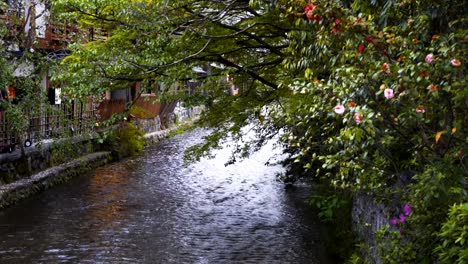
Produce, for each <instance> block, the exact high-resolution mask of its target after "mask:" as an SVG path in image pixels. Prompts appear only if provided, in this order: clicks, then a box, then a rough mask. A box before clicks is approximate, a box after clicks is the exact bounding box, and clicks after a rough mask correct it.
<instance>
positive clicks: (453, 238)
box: [435, 203, 468, 264]
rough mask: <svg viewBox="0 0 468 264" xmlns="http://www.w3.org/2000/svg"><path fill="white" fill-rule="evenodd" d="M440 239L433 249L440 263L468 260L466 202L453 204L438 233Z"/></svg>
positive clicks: (464, 261) (460, 262)
mask: <svg viewBox="0 0 468 264" xmlns="http://www.w3.org/2000/svg"><path fill="white" fill-rule="evenodd" d="M439 236H440V237H441V241H440V244H439V246H437V247H436V249H435V251H436V253H438V255H439V258H440V262H441V263H456V264H462V263H467V262H468V247H467V243H468V203H464V204H454V205H453V206H452V207H451V208H450V210H449V214H448V218H447V221H446V222H445V223H444V224H443V225H442V229H441V231H440V233H439Z"/></svg>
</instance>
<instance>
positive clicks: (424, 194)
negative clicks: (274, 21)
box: [275, 1, 468, 263]
mask: <svg viewBox="0 0 468 264" xmlns="http://www.w3.org/2000/svg"><path fill="white" fill-rule="evenodd" d="M302 8H303V13H302V16H300V17H299V18H296V19H295V23H296V24H297V25H301V26H304V28H305V29H304V31H295V32H292V33H291V34H290V38H291V45H290V52H291V54H294V56H290V57H289V58H288V59H287V60H285V61H284V66H285V67H286V69H289V70H291V71H303V72H304V76H303V77H300V78H297V79H296V80H295V81H294V82H293V83H292V84H289V87H291V89H292V90H293V95H292V96H291V97H290V98H287V99H285V101H286V102H287V103H286V104H283V105H282V107H283V108H284V107H287V110H286V111H284V110H282V109H281V108H277V109H278V111H277V112H276V113H275V114H276V122H278V123H281V122H284V123H285V126H286V127H289V128H290V129H289V130H288V131H289V133H287V135H286V136H285V141H287V143H288V146H291V147H294V148H295V149H296V152H293V153H294V157H295V162H297V163H299V164H302V165H303V166H304V168H305V169H306V170H308V171H309V172H310V174H308V175H309V176H310V177H312V178H315V179H316V180H317V181H319V182H328V183H329V184H330V185H332V186H335V187H336V188H345V189H349V190H351V191H352V192H355V193H357V192H366V193H370V194H372V195H373V196H374V197H376V199H377V200H379V201H381V202H384V203H388V204H395V203H394V201H398V203H400V204H405V206H404V207H403V206H402V208H394V211H395V212H396V214H395V216H394V217H391V216H390V217H389V219H388V220H389V222H388V223H389V227H388V228H386V229H385V230H382V231H381V232H382V234H380V235H382V236H381V240H380V241H381V244H380V245H381V246H380V249H381V256H380V257H381V259H382V260H383V261H384V262H385V263H432V262H434V261H436V260H437V259H438V258H439V257H438V254H439V255H441V256H446V255H447V252H444V250H448V249H449V248H448V247H440V246H439V247H438V245H440V243H441V240H440V235H439V233H440V230H441V226H442V224H443V222H444V221H445V220H444V219H446V218H447V213H448V210H449V208H450V207H451V206H452V205H453V204H456V203H461V202H466V201H467V198H468V194H467V188H466V187H467V175H468V170H467V169H468V168H467V162H466V157H465V153H466V150H467V139H468V138H467V132H466V127H467V124H468V122H467V121H468V119H467V109H468V108H467V106H468V97H467V95H468V94H467V91H468V90H467V88H466V82H465V74H464V73H465V71H466V67H465V63H466V62H465V61H464V59H465V58H466V52H465V51H466V50H467V49H466V48H467V47H466V41H467V34H466V32H467V30H466V18H465V11H466V7H465V6H464V3H463V1H424V2H422V1H323V2H322V1H315V2H306V3H304V5H303V7H302ZM298 9H299V7H296V9H293V10H295V11H291V13H290V15H291V16H295V17H297V16H298V15H300V12H299V11H298ZM285 85H286V84H285ZM463 217H465V218H466V215H464V216H463ZM460 236H464V235H463V234H460ZM444 238H445V239H447V236H444ZM450 239H454V241H452V243H455V241H456V240H458V241H460V239H462V238H461V237H455V236H454V237H451V238H450ZM443 243H444V244H447V243H448V242H443ZM436 248H438V249H439V250H436ZM450 254H455V255H457V254H460V255H459V256H458V257H459V258H461V259H466V256H461V255H462V254H465V255H466V251H459V252H455V253H454V252H450ZM444 259H446V258H442V260H444ZM447 263H450V262H447Z"/></svg>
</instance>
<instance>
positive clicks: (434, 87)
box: [429, 84, 437, 92]
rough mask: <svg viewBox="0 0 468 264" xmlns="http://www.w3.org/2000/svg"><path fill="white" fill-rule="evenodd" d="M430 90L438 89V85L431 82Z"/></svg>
mask: <svg viewBox="0 0 468 264" xmlns="http://www.w3.org/2000/svg"><path fill="white" fill-rule="evenodd" d="M429 91H430V92H435V91H437V85H434V84H431V86H429Z"/></svg>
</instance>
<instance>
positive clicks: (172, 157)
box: [0, 130, 328, 263]
mask: <svg viewBox="0 0 468 264" xmlns="http://www.w3.org/2000/svg"><path fill="white" fill-rule="evenodd" d="M205 133H206V132H205V131H202V130H195V131H192V132H189V133H186V134H184V135H180V136H177V137H175V138H172V139H169V140H166V141H164V142H161V143H159V144H156V145H154V146H151V147H149V148H148V149H146V150H145V153H144V154H143V155H141V156H139V157H137V158H135V159H128V160H124V161H122V162H119V163H114V164H110V165H107V166H105V167H102V168H99V169H97V170H95V171H94V172H92V173H91V174H90V175H87V176H84V177H80V178H77V179H74V180H72V181H71V182H70V183H67V184H64V185H61V186H58V187H56V188H54V189H52V190H49V191H47V192H45V193H43V194H41V195H38V196H35V197H33V198H31V199H29V200H27V201H25V202H22V203H20V204H18V205H16V206H14V207H11V208H9V209H7V210H4V211H1V212H0V262H1V263H327V262H328V261H327V259H326V257H325V256H324V254H323V245H322V244H323V243H322V242H321V241H322V239H321V234H322V233H321V231H320V227H319V224H318V220H317V219H316V218H315V217H314V216H313V214H312V213H311V212H310V210H309V209H308V208H307V207H306V206H305V204H304V199H305V198H306V197H307V195H308V193H309V191H310V190H309V188H308V187H307V186H297V187H295V188H293V189H287V188H285V187H284V185H282V184H281V183H278V182H276V181H275V174H276V173H277V172H279V171H281V170H282V168H281V167H279V166H266V165H265V163H266V162H267V161H268V159H269V157H271V155H272V154H273V153H274V152H275V151H272V149H271V146H267V147H265V148H264V149H262V150H261V151H260V152H259V153H256V154H255V155H253V156H252V157H251V158H249V159H247V160H245V161H243V162H241V163H238V164H235V165H231V166H228V167H225V166H224V163H225V162H226V161H227V158H228V156H229V148H225V149H222V150H219V151H217V152H216V153H217V156H216V158H214V159H203V160H202V161H200V162H198V163H196V164H192V165H190V166H186V167H184V166H183V161H182V153H183V150H184V149H185V148H186V147H187V146H188V145H191V144H193V143H194V142H198V141H199V140H200V138H201V137H202V135H203V134H205Z"/></svg>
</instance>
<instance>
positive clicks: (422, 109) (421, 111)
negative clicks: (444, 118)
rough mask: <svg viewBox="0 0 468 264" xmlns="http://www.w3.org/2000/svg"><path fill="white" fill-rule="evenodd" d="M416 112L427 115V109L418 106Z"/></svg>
mask: <svg viewBox="0 0 468 264" xmlns="http://www.w3.org/2000/svg"><path fill="white" fill-rule="evenodd" d="M416 112H417V113H425V112H426V109H424V108H423V107H422V106H418V107H416Z"/></svg>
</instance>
